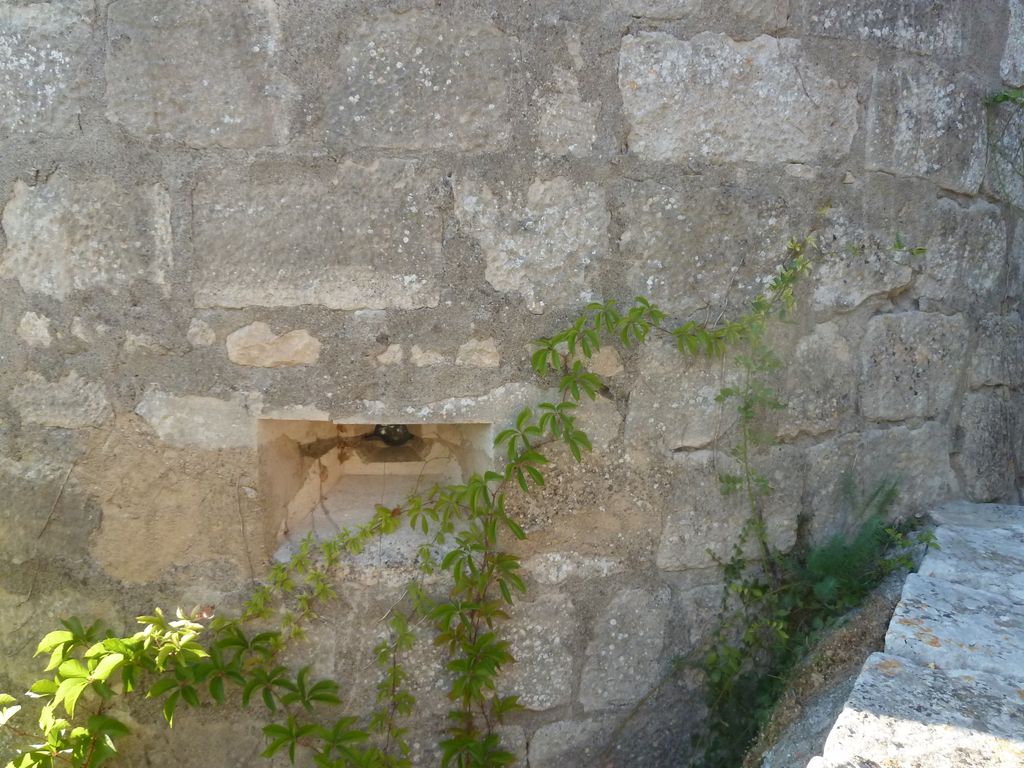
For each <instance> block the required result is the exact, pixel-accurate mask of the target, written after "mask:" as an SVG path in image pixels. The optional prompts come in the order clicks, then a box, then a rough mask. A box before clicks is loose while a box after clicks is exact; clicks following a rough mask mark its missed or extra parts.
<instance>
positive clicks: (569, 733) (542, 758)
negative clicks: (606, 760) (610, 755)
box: [529, 716, 615, 768]
mask: <svg viewBox="0 0 1024 768" xmlns="http://www.w3.org/2000/svg"><path fill="white" fill-rule="evenodd" d="M614 725H615V718H613V717H607V716H606V717H597V718H594V719H593V720H562V721H559V722H557V723H551V724H550V725H544V726H541V727H540V728H538V729H537V730H536V731H535V732H534V734H533V738H531V739H530V752H529V757H530V768H589V766H593V765H594V760H595V759H596V758H597V756H598V755H600V754H601V753H602V752H603V751H604V749H605V747H606V746H607V743H608V736H609V735H610V732H611V729H612V728H613V727H614Z"/></svg>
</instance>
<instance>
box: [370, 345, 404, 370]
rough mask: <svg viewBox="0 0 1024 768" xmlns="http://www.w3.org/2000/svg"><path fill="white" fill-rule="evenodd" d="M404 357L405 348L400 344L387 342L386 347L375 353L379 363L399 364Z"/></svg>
mask: <svg viewBox="0 0 1024 768" xmlns="http://www.w3.org/2000/svg"><path fill="white" fill-rule="evenodd" d="M404 359H405V350H404V349H403V348H402V345H401V344H389V345H388V348H387V349H385V350H384V351H383V352H381V353H380V354H379V355H377V362H378V363H380V364H381V365H400V364H401V362H402V361H403V360H404Z"/></svg>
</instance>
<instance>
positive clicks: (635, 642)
mask: <svg viewBox="0 0 1024 768" xmlns="http://www.w3.org/2000/svg"><path fill="white" fill-rule="evenodd" d="M670 601H671V593H670V591H669V590H668V589H667V588H665V589H661V590H658V591H657V592H649V591H647V590H643V589H625V590H623V591H621V592H619V594H617V595H616V596H615V597H614V598H612V601H611V604H610V605H609V606H608V607H607V609H605V611H604V614H603V615H602V616H601V617H599V618H598V620H597V622H596V623H595V626H594V636H593V638H592V639H591V641H590V643H589V644H588V645H587V651H586V656H585V660H584V663H583V676H582V678H581V680H580V694H579V698H580V703H581V704H583V707H584V709H586V710H588V711H590V710H595V709H603V708H606V707H621V706H628V705H630V704H635V703H636V702H637V701H639V700H640V698H641V697H642V696H643V695H644V694H645V693H646V692H647V691H649V690H650V689H651V686H653V685H654V684H655V683H656V682H657V681H658V678H659V676H660V674H661V672H662V668H661V659H660V657H661V649H662V646H663V644H664V642H665V621H666V620H667V618H668V612H669V607H670V605H669V604H670Z"/></svg>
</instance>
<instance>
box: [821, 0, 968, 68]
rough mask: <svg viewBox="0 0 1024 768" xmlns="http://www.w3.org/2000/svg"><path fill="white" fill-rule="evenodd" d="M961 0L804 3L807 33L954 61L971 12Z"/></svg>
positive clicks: (960, 51) (961, 45)
mask: <svg viewBox="0 0 1024 768" xmlns="http://www.w3.org/2000/svg"><path fill="white" fill-rule="evenodd" d="M974 11H975V9H974V7H973V6H972V5H971V4H970V3H967V4H965V3H962V2H960V0H947V2H942V3H934V2H922V1H921V0H910V2H907V0H881V1H880V2H879V0H872V2H864V0H839V1H838V2H836V0H805V4H804V18H805V24H806V26H807V28H808V30H809V31H810V32H812V33H813V34H816V35H821V36H822V37H830V38H838V39H851V40H862V41H864V42H869V43H879V44H881V45H885V46H888V47H890V48H897V49H899V50H903V51H910V52H913V53H925V54H936V55H940V56H942V55H945V56H955V55H957V54H960V53H962V52H963V48H964V44H965V39H964V38H965V34H966V29H967V26H968V22H969V21H970V17H969V16H967V15H966V14H968V13H971V12H974Z"/></svg>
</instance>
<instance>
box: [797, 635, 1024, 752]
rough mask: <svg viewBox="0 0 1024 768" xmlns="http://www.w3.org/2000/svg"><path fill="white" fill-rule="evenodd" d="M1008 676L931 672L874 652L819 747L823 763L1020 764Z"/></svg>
mask: <svg viewBox="0 0 1024 768" xmlns="http://www.w3.org/2000/svg"><path fill="white" fill-rule="evenodd" d="M1007 672H1008V671H1007V670H1006V669H1003V670H1001V671H1000V672H999V673H997V674H994V675H987V674H984V673H978V672H974V671H969V669H961V670H948V671H946V670H941V669H930V668H929V667H928V666H927V665H925V664H922V665H920V666H918V665H916V664H913V663H911V662H909V661H907V660H906V659H903V658H900V657H899V656H895V655H891V654H890V653H874V654H872V655H871V656H870V657H869V658H868V660H867V662H866V663H865V664H864V670H863V672H862V673H861V675H860V677H859V678H858V679H857V682H856V684H855V685H854V688H853V693H852V694H851V696H850V699H849V700H848V701H847V704H846V708H845V709H844V710H843V713H842V714H841V715H840V716H839V720H838V721H837V722H836V724H835V727H834V728H833V729H832V732H831V733H830V734H829V737H828V740H827V741H826V742H825V751H824V757H825V760H824V761H823V763H824V764H825V765H827V766H835V767H836V768H845V767H846V766H850V767H851V768H852V767H853V766H867V765H885V764H886V763H887V762H889V763H890V764H892V763H895V764H897V765H903V766H907V767H908V768H963V766H968V765H969V766H979V768H1009V767H1010V766H1012V765H1014V764H1019V760H1020V758H1021V756H1022V754H1024V753H1022V751H1021V745H1020V734H1021V731H1022V729H1024V714H1022V712H1024V711H1022V709H1021V706H1020V689H1021V688H1024V680H1020V679H1017V678H1016V677H1013V676H1012V675H1011V676H1008V674H1007ZM1018 677H1019V676H1018ZM866 761H871V762H866ZM815 765H818V764H815Z"/></svg>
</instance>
